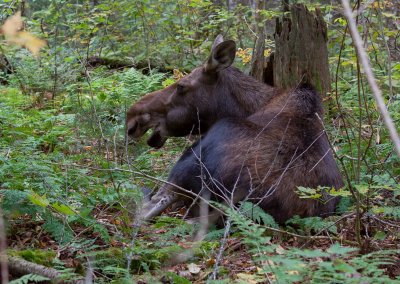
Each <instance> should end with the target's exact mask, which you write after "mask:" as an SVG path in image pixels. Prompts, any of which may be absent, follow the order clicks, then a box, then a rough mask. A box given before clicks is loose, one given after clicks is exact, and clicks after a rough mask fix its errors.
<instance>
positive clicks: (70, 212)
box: [51, 202, 76, 216]
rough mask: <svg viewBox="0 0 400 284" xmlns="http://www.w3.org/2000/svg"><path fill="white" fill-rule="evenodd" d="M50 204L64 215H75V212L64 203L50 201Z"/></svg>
mask: <svg viewBox="0 0 400 284" xmlns="http://www.w3.org/2000/svg"><path fill="white" fill-rule="evenodd" d="M51 206H52V207H53V208H54V209H55V210H56V211H58V212H59V213H62V214H64V215H70V216H73V215H76V212H75V211H74V210H72V208H71V207H69V206H67V205H65V204H59V203H57V202H56V203H52V204H51Z"/></svg>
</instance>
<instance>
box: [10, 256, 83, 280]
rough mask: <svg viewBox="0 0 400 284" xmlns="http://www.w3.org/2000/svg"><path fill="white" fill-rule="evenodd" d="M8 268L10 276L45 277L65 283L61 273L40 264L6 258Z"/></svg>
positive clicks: (15, 258)
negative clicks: (30, 275) (29, 275)
mask: <svg viewBox="0 0 400 284" xmlns="http://www.w3.org/2000/svg"><path fill="white" fill-rule="evenodd" d="M8 268H9V271H10V274H11V275H13V276H14V277H15V276H23V275H27V274H36V275H40V276H43V277H47V278H49V279H50V280H60V281H61V282H57V283H66V282H63V281H62V280H61V276H62V275H61V273H60V272H59V271H58V270H56V269H54V268H50V267H46V266H43V265H40V264H36V263H33V262H29V261H26V260H24V259H22V258H17V257H9V258H8ZM68 283H76V284H83V283H85V281H84V280H83V279H79V280H75V281H72V282H71V281H68Z"/></svg>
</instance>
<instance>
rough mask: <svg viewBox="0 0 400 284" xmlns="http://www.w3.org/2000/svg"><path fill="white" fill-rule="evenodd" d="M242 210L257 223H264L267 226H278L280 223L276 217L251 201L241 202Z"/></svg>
mask: <svg viewBox="0 0 400 284" xmlns="http://www.w3.org/2000/svg"><path fill="white" fill-rule="evenodd" d="M240 212H241V213H243V215H244V216H246V217H247V218H250V219H251V220H253V221H256V222H257V223H263V224H264V225H265V226H268V227H273V228H278V227H279V226H278V224H277V223H276V222H275V220H274V217H272V216H271V215H269V214H268V213H266V212H265V211H264V210H263V209H261V207H259V206H255V205H254V204H253V203H251V202H243V203H241V207H240Z"/></svg>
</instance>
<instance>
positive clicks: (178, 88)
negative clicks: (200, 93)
mask: <svg viewBox="0 0 400 284" xmlns="http://www.w3.org/2000/svg"><path fill="white" fill-rule="evenodd" d="M185 91H186V87H185V86H184V85H181V84H178V85H177V86H176V93H177V94H179V95H183V94H184V93H185Z"/></svg>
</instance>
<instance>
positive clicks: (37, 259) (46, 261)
mask: <svg viewBox="0 0 400 284" xmlns="http://www.w3.org/2000/svg"><path fill="white" fill-rule="evenodd" d="M7 254H8V255H10V256H17V257H21V258H23V259H25V260H26V261H29V262H33V263H36V264H40V265H44V266H47V267H51V266H52V264H53V259H54V258H55V257H56V253H55V252H54V251H50V250H41V249H27V250H21V251H17V250H8V251H7Z"/></svg>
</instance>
